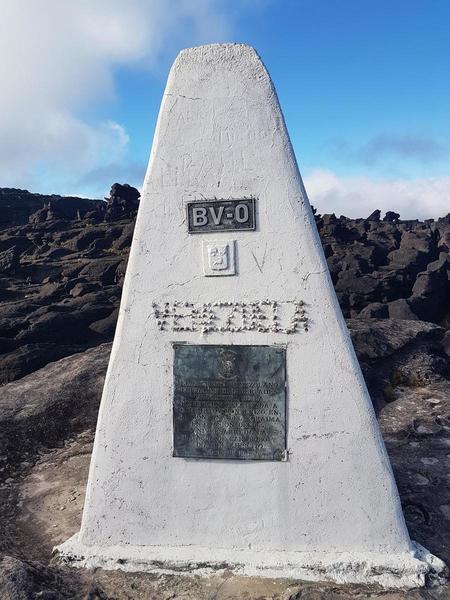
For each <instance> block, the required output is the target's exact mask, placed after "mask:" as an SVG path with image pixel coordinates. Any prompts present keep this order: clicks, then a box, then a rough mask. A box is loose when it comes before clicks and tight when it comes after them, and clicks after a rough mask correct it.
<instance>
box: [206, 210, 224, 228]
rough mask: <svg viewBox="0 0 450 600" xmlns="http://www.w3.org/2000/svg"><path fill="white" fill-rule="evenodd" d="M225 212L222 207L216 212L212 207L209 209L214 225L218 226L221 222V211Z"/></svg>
mask: <svg viewBox="0 0 450 600" xmlns="http://www.w3.org/2000/svg"><path fill="white" fill-rule="evenodd" d="M224 210H225V207H224V206H219V207H218V209H217V212H216V209H215V207H214V206H210V207H209V212H210V213H211V217H212V220H213V223H214V225H220V221H221V220H222V215H223V211H224Z"/></svg>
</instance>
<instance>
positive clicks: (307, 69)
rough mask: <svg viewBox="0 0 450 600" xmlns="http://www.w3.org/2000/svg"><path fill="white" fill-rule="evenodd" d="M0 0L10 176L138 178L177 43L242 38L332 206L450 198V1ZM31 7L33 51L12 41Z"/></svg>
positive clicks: (5, 180) (24, 181)
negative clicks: (260, 63) (37, 0)
mask: <svg viewBox="0 0 450 600" xmlns="http://www.w3.org/2000/svg"><path fill="white" fill-rule="evenodd" d="M3 1H4V2H6V4H7V5H8V8H7V10H6V16H7V19H6V22H7V25H5V20H3V24H4V25H3V26H4V27H5V30H4V31H3V34H4V36H6V38H7V40H6V42H9V43H8V47H7V48H5V51H7V52H8V54H9V56H10V63H11V64H10V70H8V66H7V68H6V79H7V78H8V74H10V75H11V81H12V84H11V86H9V89H10V90H11V98H10V105H9V107H7V108H9V109H10V112H9V118H8V122H7V123H6V125H4V132H3V133H4V134H3V136H1V137H0V145H3V151H2V149H1V148H0V186H2V185H12V186H15V187H28V188H29V189H33V190H34V191H41V192H54V193H76V194H80V195H85V196H91V197H102V196H104V195H106V194H107V192H108V189H109V187H110V185H111V184H112V183H113V182H114V181H120V182H129V183H131V184H133V185H137V186H140V185H141V182H142V178H143V173H144V170H145V166H146V163H147V160H148V155H149V151H150V146H151V140H152V136H153V130H154V126H155V122H156V117H157V113H158V108H159V103H160V100H161V95H162V92H163V89H164V86H165V80H166V76H167V72H168V70H169V68H170V65H171V63H172V61H173V60H174V58H175V56H176V54H177V52H178V51H179V50H180V49H182V48H183V47H186V46H189V45H196V44H199V43H209V42H221V41H239V42H245V43H248V44H251V45H253V46H254V47H255V48H256V49H257V50H258V52H259V54H260V55H261V57H262V59H263V60H264V62H265V64H266V66H267V67H268V69H269V72H270V74H271V76H272V78H273V80H274V83H275V86H276V89H277V92H278V95H279V98H280V102H281V106H282V109H283V112H284V114H285V118H286V122H287V125H288V129H289V133H290V136H291V139H292V142H293V146H294V149H295V152H296V155H297V160H298V162H299V166H300V170H301V172H302V175H303V176H304V179H305V183H306V187H307V190H308V193H309V195H310V199H311V201H312V202H313V203H314V204H315V205H316V206H317V207H318V208H319V210H320V211H321V212H332V211H334V212H337V213H338V214H341V212H343V213H344V214H348V215H349V216H367V215H365V212H371V210H373V209H375V208H377V207H378V208H381V209H385V210H388V209H389V208H392V209H398V210H399V212H401V214H402V215H404V216H405V217H410V218H413V217H416V216H417V217H421V218H426V217H429V216H434V217H436V216H439V215H442V214H445V213H446V212H449V211H450V169H449V166H450V36H449V35H448V31H449V29H450V2H448V0H445V1H444V0H408V1H406V0H390V1H388V0H297V1H295V0H259V1H258V0H234V1H230V0H229V1H228V2H225V1H221V0H172V1H171V2H169V1H168V0H146V1H144V0H127V1H126V2H125V1H123V0H122V1H119V0H80V1H79V2H78V3H72V5H74V6H72V7H71V8H70V9H68V8H67V10H66V8H64V5H65V3H64V2H63V3H61V2H59V3H58V1H57V0H42V4H40V7H41V8H42V6H44V7H45V9H44V11H42V10H41V11H37V12H36V14H35V15H33V14H30V6H32V4H30V0H3ZM62 5H63V7H62ZM66 6H67V5H66ZM169 7H170V8H169ZM22 10H23V11H25V12H21V11H22ZM31 12H33V11H31ZM42 13H43V14H42ZM8 17H9V19H10V21H9V23H8ZM49 17H50V19H49ZM24 18H25V19H28V20H29V21H30V36H31V40H30V41H28V42H25V43H26V44H28V45H29V47H27V48H25V55H26V56H25V59H27V61H28V62H27V64H26V65H25V66H24V50H23V48H22V47H21V45H19V44H18V43H17V44H14V42H13V43H12V44H11V43H10V42H11V39H10V38H11V36H12V33H11V32H14V30H15V25H17V29H18V32H16V33H18V35H19V36H20V39H21V40H24V36H26V35H27V31H26V28H25V31H24V30H23V25H22V27H21V28H20V25H21V24H23V19H24ZM33 25H34V27H33ZM50 26H52V29H51V30H50ZM55 26H58V28H59V30H60V32H61V33H60V35H57V34H55V33H54V31H53V30H54V27H55ZM19 28H20V29H19ZM1 29H2V26H1V25H0V39H2V30H1ZM69 32H70V35H69ZM0 43H1V42H0ZM3 43H5V42H3ZM11 45H12V48H11ZM27 50H28V54H27V52H26V51H27ZM14 65H16V68H15V69H14ZM18 68H20V69H21V70H23V71H24V74H23V77H22V78H21V77H20V76H19V75H17V69H18ZM27 69H29V73H27ZM3 80H4V81H5V78H3ZM17 80H19V81H17ZM41 82H43V84H42V83H41ZM24 88H25V89H26V91H27V93H28V104H27V99H26V98H25V99H24V98H23V94H24ZM30 88H31V89H30ZM6 89H8V87H6ZM15 93H16V94H17V102H14V94H15ZM19 96H20V97H19ZM34 104H35V105H37V108H36V106H33V105H34ZM19 108H20V111H21V112H20V114H19ZM39 110H40V111H41V113H40V112H39ZM15 113H17V117H16V119H14V116H15ZM24 113H25V116H23V115H24ZM30 113H31V114H30ZM7 114H8V113H7ZM11 117H13V118H11ZM28 121H29V122H28ZM39 124H41V127H40V128H39ZM1 133H2V119H1V117H0V134H1ZM180 134H181V135H182V132H180ZM2 138H3V140H4V142H3V144H2V142H1V139H2ZM21 144H22V146H21ZM2 162H3V165H2ZM2 167H3V168H2ZM364 211H365V212H364Z"/></svg>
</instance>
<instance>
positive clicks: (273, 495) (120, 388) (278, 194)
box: [59, 44, 440, 587]
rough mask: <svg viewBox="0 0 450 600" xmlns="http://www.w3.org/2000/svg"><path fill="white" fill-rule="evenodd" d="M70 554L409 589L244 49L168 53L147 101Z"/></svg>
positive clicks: (310, 227) (382, 456)
mask: <svg viewBox="0 0 450 600" xmlns="http://www.w3.org/2000/svg"><path fill="white" fill-rule="evenodd" d="M59 551H60V554H61V555H62V556H63V557H65V560H67V561H68V562H71V563H72V564H78V565H85V566H102V567H104V568H123V569H127V570H148V571H157V570H162V571H166V572H167V571H171V570H177V571H179V570H180V569H182V570H185V571H187V572H192V573H207V572H208V571H209V570H210V569H217V568H218V567H223V568H225V567H226V568H230V569H234V570H235V571H236V572H238V573H243V574H253V575H255V574H256V575H262V576H269V577H294V578H298V579H301V578H303V579H312V580H327V579H329V580H334V581H340V582H370V581H372V582H377V583H380V584H382V585H385V586H394V587H400V586H410V587H411V586H416V585H421V584H423V582H424V578H425V574H426V573H427V572H428V571H429V570H430V565H429V563H430V561H431V562H433V561H434V564H435V565H439V564H440V563H439V561H438V559H435V558H434V557H430V555H429V554H427V553H426V551H424V549H423V548H421V547H419V546H418V545H416V544H414V543H412V542H411V541H410V538H409V535H408V531H407V529H406V526H405V522H404V519H403V514H402V510H401V506H400V501H399V496H398V492H397V488H396V485H395V481H394V478H393V475H392V470H391V466H390V463H389V459H388V456H387V454H386V450H385V447H384V444H383V441H382V438H381V436H380V432H379V429H378V426H377V421H376V418H375V415H374V411H373V409H372V404H371V400H370V398H369V395H368V392H367V389H366V386H365V384H364V380H363V377H362V374H361V371H360V368H359V365H358V362H357V359H356V357H355V353H354V351H353V347H352V344H351V341H350V339H349V334H348V332H347V329H346V326H345V323H344V320H343V317H342V314H341V311H340V308H339V305H338V303H337V300H336V296H335V293H334V290H333V285H332V282H331V280H330V276H329V272H328V269H327V264H326V261H325V258H324V255H323V252H322V248H321V244H320V240H319V236H318V233H317V230H316V226H315V223H314V218H313V215H312V212H311V208H310V205H309V202H308V198H307V196H306V192H305V189H304V187H303V183H302V180H301V177H300V174H299V171H298V168H297V164H296V160H295V157H294V153H293V151H292V147H291V144H290V141H289V137H288V134H287V131H286V127H285V124H284V120H283V116H282V113H281V110H280V107H279V104H278V100H277V96H276V93H275V90H274V87H273V85H272V82H271V80H270V77H269V75H268V73H267V71H266V69H265V68H264V66H263V64H262V63H261V60H260V59H259V57H258V55H257V54H256V52H255V51H254V50H253V49H252V48H250V47H248V46H245V45H241V44H224V45H211V46H203V47H199V48H191V49H188V50H184V51H183V52H181V53H180V55H179V56H178V58H177V60H176V61H175V63H174V65H173V67H172V70H171V72H170V75H169V80H168V83H167V87H166V90H165V93H164V98H163V101H162V106H161V110H160V114H159V119H158V124H157V129H156V134H155V139H154V142H153V148H152V152H151V157H150V162H149V167H148V171H147V174H146V177H145V183H144V188H143V194H142V199H141V205H140V209H139V214H138V218H137V223H136V230H135V234H134V239H133V244H132V248H131V253H130V259H129V264H128V270H127V274H126V279H125V284H124V289H123V297H122V304H121V309H120V316H119V322H118V326H117V331H116V336H115V340H114V346H113V350H112V355H111V360H110V363H109V368H108V373H107V377H106V382H105V388H104V393H103V398H102V403H101V408H100V414H99V419H98V427H97V433H96V438H95V447H94V452H93V456H92V463H91V469H90V474H89V482H88V488H87V495H86V502H85V507H84V514H83V521H82V525H81V530H80V532H79V533H78V534H76V535H75V536H73V537H72V538H71V539H69V540H68V541H67V542H65V543H64V544H63V545H62V546H60V547H59Z"/></svg>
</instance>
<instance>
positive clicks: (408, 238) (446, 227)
mask: <svg viewBox="0 0 450 600" xmlns="http://www.w3.org/2000/svg"><path fill="white" fill-rule="evenodd" d="M379 216H380V215H379V211H375V212H374V213H372V215H370V216H369V218H368V219H366V220H364V219H347V218H346V217H340V218H339V219H338V218H337V217H336V216H335V215H323V216H321V215H316V223H317V227H318V229H319V233H320V236H321V238H322V243H323V247H324V251H325V256H326V258H327V262H328V266H329V268H330V272H331V276H332V279H333V282H334V284H335V289H336V293H337V295H338V299H339V302H340V305H341V308H342V310H343V312H344V315H345V316H346V317H357V316H361V317H364V318H367V317H371V316H373V317H381V318H387V317H390V318H396V319H417V318H418V319H421V320H424V321H431V322H433V323H442V324H444V325H445V324H446V323H448V321H449V320H450V285H449V276H450V275H449V274H450V260H449V255H448V251H449V247H450V223H449V221H450V217H449V216H448V215H447V216H446V217H444V218H442V219H438V220H437V221H435V220H433V219H429V220H427V221H425V222H420V221H417V220H416V221H400V220H398V219H399V216H398V215H397V213H394V216H393V215H392V214H390V213H387V218H386V217H385V218H384V219H383V220H382V221H380V220H379ZM383 307H386V308H383Z"/></svg>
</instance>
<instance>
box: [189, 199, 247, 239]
mask: <svg viewBox="0 0 450 600" xmlns="http://www.w3.org/2000/svg"><path fill="white" fill-rule="evenodd" d="M187 220H188V228H189V233H208V232H211V231H234V230H236V229H244V230H245V229H246V230H247V231H254V229H255V227H256V220H255V199H254V198H244V199H242V200H207V201H206V202H188V203H187Z"/></svg>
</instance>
